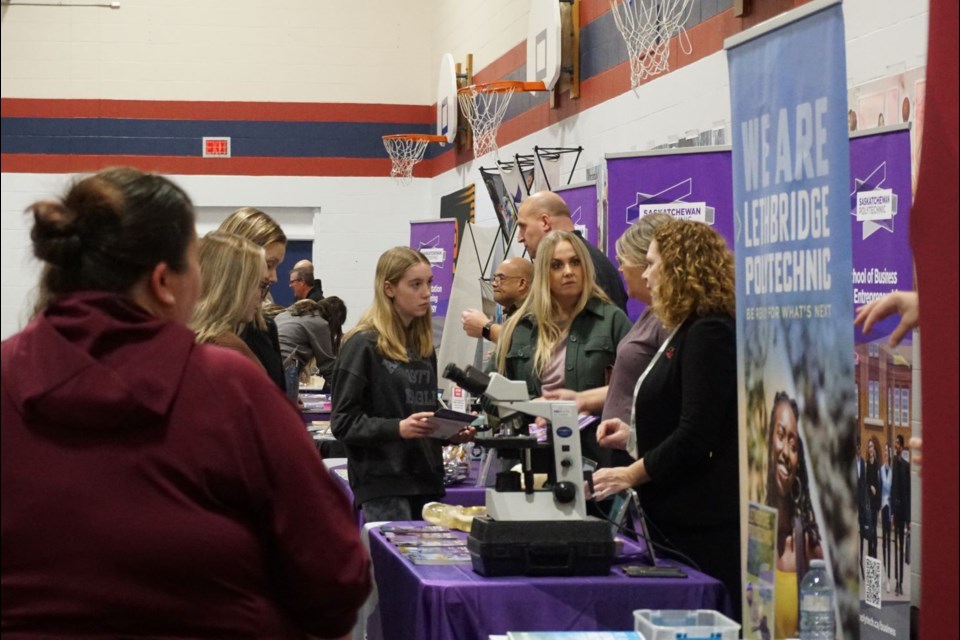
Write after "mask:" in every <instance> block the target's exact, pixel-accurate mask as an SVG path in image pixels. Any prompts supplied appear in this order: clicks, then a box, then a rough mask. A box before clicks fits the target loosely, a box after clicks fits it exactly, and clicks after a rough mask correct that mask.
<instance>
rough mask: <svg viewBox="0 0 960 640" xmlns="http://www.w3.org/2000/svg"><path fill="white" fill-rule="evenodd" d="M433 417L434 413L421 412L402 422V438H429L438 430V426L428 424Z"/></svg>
mask: <svg viewBox="0 0 960 640" xmlns="http://www.w3.org/2000/svg"><path fill="white" fill-rule="evenodd" d="M432 417H433V412H432V411H421V412H419V413H414V414H412V415H410V416H408V417H406V418H404V419H403V420H401V421H400V437H401V438H403V439H404V440H410V439H412V438H423V437H426V436H429V435H430V434H431V433H433V432H434V431H435V430H436V428H437V425H434V424H430V423H429V422H428V420H429V419H430V418H432Z"/></svg>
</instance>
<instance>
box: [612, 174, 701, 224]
mask: <svg viewBox="0 0 960 640" xmlns="http://www.w3.org/2000/svg"><path fill="white" fill-rule="evenodd" d="M692 193H693V178H687V179H686V180H683V181H681V182H678V183H677V184H675V185H673V186H672V187H667V188H666V189H663V190H662V191H660V192H658V193H643V192H641V191H638V192H637V201H636V202H634V203H633V204H632V205H630V206H629V207H627V224H633V223H634V222H636V221H637V220H639V219H640V218H642V217H643V216H648V215H650V214H651V213H667V214H669V215H671V216H673V217H674V218H680V219H681V220H696V221H698V222H705V223H707V224H709V225H713V221H714V219H715V218H716V210H715V209H714V208H713V207H709V206H707V203H706V202H687V201H686V200H684V198H689V197H690V195H691V194H692Z"/></svg>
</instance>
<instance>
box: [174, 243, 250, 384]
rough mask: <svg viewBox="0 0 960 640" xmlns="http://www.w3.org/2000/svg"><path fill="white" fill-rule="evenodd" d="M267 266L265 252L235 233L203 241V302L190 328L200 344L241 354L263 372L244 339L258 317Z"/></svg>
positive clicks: (195, 313)
mask: <svg viewBox="0 0 960 640" xmlns="http://www.w3.org/2000/svg"><path fill="white" fill-rule="evenodd" d="M266 278H267V263H266V260H264V258H263V249H261V248H260V247H258V246H257V245H256V244H254V243H253V242H251V241H250V240H247V239H246V238H243V237H241V236H238V235H234V234H232V233H222V232H219V231H213V232H210V233H208V234H207V235H205V236H204V237H203V239H202V240H201V241H200V299H199V300H198V301H197V307H196V309H194V312H193V318H192V319H191V320H190V328H191V329H193V330H194V331H195V332H196V334H197V342H200V343H207V344H216V345H219V346H221V347H227V348H229V349H234V350H236V351H239V352H240V353H242V354H243V355H245V356H246V357H247V358H249V359H250V360H251V361H252V362H255V363H256V364H257V365H258V366H260V367H261V368H263V364H262V363H261V362H260V360H259V359H258V358H257V356H256V355H255V354H254V353H253V351H251V350H250V347H248V346H247V345H246V343H245V342H244V341H243V340H242V339H240V334H242V333H243V330H244V328H246V326H247V325H249V324H250V323H251V322H253V321H254V319H255V318H256V317H257V312H258V311H259V309H260V299H261V294H262V293H263V284H262V283H263V282H264V281H265V280H266Z"/></svg>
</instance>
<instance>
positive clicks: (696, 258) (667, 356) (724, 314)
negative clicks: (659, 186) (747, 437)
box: [593, 220, 741, 619]
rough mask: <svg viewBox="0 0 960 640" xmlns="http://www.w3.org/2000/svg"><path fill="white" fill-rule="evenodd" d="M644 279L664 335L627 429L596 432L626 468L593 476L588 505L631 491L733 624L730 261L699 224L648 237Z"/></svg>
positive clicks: (736, 567)
mask: <svg viewBox="0 0 960 640" xmlns="http://www.w3.org/2000/svg"><path fill="white" fill-rule="evenodd" d="M644 278H645V279H646V282H647V286H648V288H649V289H650V291H651V292H652V296H653V310H654V313H656V314H657V316H658V317H659V318H660V319H661V320H662V321H663V324H664V326H666V327H667V329H670V330H671V331H672V333H671V334H670V337H669V338H668V339H667V340H666V341H665V342H664V343H663V345H662V346H661V348H660V351H658V352H657V355H656V356H654V359H653V360H652V361H651V363H650V365H649V366H648V367H647V369H646V371H644V373H643V375H641V376H640V379H639V380H638V381H637V385H636V388H635V389H634V404H633V419H632V420H631V422H632V423H633V424H627V423H626V422H625V421H623V420H621V419H619V418H611V419H609V420H605V421H603V422H602V423H601V424H600V426H599V428H598V429H597V439H598V441H599V442H600V444H601V445H602V446H610V447H616V448H621V449H627V451H629V452H630V453H631V455H633V456H634V458H636V462H634V463H633V464H631V465H630V466H628V467H615V468H610V469H600V470H598V471H596V472H595V473H594V476H593V484H594V495H595V496H596V497H597V498H598V499H604V498H606V497H607V496H609V495H611V494H613V493H616V492H618V491H622V490H624V489H627V488H629V487H637V488H638V492H639V493H640V499H641V502H642V504H643V508H644V511H645V512H646V515H647V518H648V521H649V522H650V523H651V525H652V527H651V529H652V532H651V533H652V535H653V541H654V543H655V544H658V545H661V546H663V547H665V548H667V549H668V550H671V549H672V550H673V551H676V552H679V553H680V554H682V556H683V557H685V558H686V559H687V560H689V561H692V562H694V563H696V564H697V565H698V566H699V568H700V569H701V570H702V571H704V572H705V573H707V574H709V575H711V576H713V577H715V578H717V579H718V580H720V581H721V582H723V583H724V584H725V585H726V587H727V590H728V591H729V593H730V599H731V601H732V604H733V608H732V612H733V615H734V616H735V617H736V618H737V619H739V618H740V615H741V614H740V489H739V471H738V463H737V455H738V448H739V447H738V440H737V351H736V327H735V323H734V317H733V314H734V310H735V306H736V305H735V301H734V281H733V255H732V254H731V253H730V250H729V249H728V248H727V245H726V243H725V242H724V240H723V238H722V237H721V236H720V234H718V233H717V232H716V231H714V230H713V229H711V228H710V227H709V226H707V225H705V224H703V223H700V222H690V221H682V220H671V221H670V222H668V223H667V224H665V225H663V226H662V227H660V228H659V229H658V230H657V231H656V233H655V234H654V237H653V241H652V242H651V243H650V248H649V250H648V251H647V268H646V270H645V271H644Z"/></svg>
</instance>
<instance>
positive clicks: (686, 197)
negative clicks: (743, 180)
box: [607, 149, 734, 320]
mask: <svg viewBox="0 0 960 640" xmlns="http://www.w3.org/2000/svg"><path fill="white" fill-rule="evenodd" d="M607 198H608V205H609V206H608V220H607V255H609V256H614V255H616V242H617V238H619V237H620V236H621V235H623V233H624V232H625V231H626V230H627V227H628V226H629V225H631V224H633V223H634V222H636V221H637V220H638V219H639V218H640V217H641V216H645V215H648V214H651V213H655V212H662V213H669V214H670V215H672V216H674V217H677V218H690V219H693V220H700V221H702V222H706V223H707V224H710V225H712V226H713V228H715V229H716V230H717V231H719V232H720V234H721V235H722V236H723V237H724V238H725V239H726V240H727V244H728V245H729V246H730V249H731V250H732V249H733V246H734V242H733V179H732V177H731V160H730V151H729V149H720V150H718V149H704V150H697V151H695V152H686V151H681V152H677V151H666V152H655V153H650V154H642V155H635V156H621V157H618V156H608V157H607ZM642 311H643V305H642V304H641V303H639V302H637V301H636V300H630V302H629V303H628V304H627V314H628V315H629V316H630V318H631V319H633V320H635V319H636V318H638V317H639V316H640V313H641V312H642Z"/></svg>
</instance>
